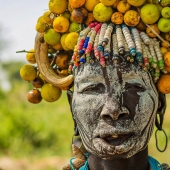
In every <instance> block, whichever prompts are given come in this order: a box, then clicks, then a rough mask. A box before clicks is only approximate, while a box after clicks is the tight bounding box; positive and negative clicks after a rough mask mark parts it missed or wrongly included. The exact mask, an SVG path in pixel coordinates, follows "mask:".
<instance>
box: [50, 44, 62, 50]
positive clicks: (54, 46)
mask: <svg viewBox="0 0 170 170" xmlns="http://www.w3.org/2000/svg"><path fill="white" fill-rule="evenodd" d="M52 47H53V48H54V49H56V50H62V49H63V47H62V45H61V43H60V42H59V43H57V44H55V45H53V46H52Z"/></svg>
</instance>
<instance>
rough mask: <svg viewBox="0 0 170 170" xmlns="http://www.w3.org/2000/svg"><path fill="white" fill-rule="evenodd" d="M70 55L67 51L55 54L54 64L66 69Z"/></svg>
mask: <svg viewBox="0 0 170 170" xmlns="http://www.w3.org/2000/svg"><path fill="white" fill-rule="evenodd" d="M70 59H71V57H70V55H69V53H68V52H67V51H64V52H62V53H59V54H57V58H56V64H57V66H58V67H59V68H61V69H63V70H64V69H68V67H69V63H70Z"/></svg>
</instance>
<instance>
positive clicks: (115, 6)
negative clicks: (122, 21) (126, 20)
mask: <svg viewBox="0 0 170 170" xmlns="http://www.w3.org/2000/svg"><path fill="white" fill-rule="evenodd" d="M119 1H120V0H116V1H115V3H114V4H113V5H112V7H113V8H117V4H118V3H119Z"/></svg>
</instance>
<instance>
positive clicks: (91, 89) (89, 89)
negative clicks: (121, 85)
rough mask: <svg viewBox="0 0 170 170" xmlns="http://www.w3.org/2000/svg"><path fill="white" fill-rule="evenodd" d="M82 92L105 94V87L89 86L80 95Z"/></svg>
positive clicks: (101, 85)
mask: <svg viewBox="0 0 170 170" xmlns="http://www.w3.org/2000/svg"><path fill="white" fill-rule="evenodd" d="M84 92H99V93H104V92H105V86H104V85H103V84H102V83H100V84H96V85H90V86H88V87H86V88H84V89H83V90H82V91H81V93H84Z"/></svg>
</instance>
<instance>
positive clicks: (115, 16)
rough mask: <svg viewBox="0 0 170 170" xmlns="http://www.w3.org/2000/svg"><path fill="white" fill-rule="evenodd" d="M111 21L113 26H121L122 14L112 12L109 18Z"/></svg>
mask: <svg viewBox="0 0 170 170" xmlns="http://www.w3.org/2000/svg"><path fill="white" fill-rule="evenodd" d="M111 21H112V23H114V24H122V23H123V14H122V13H121V12H114V13H113V14H112V16H111Z"/></svg>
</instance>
